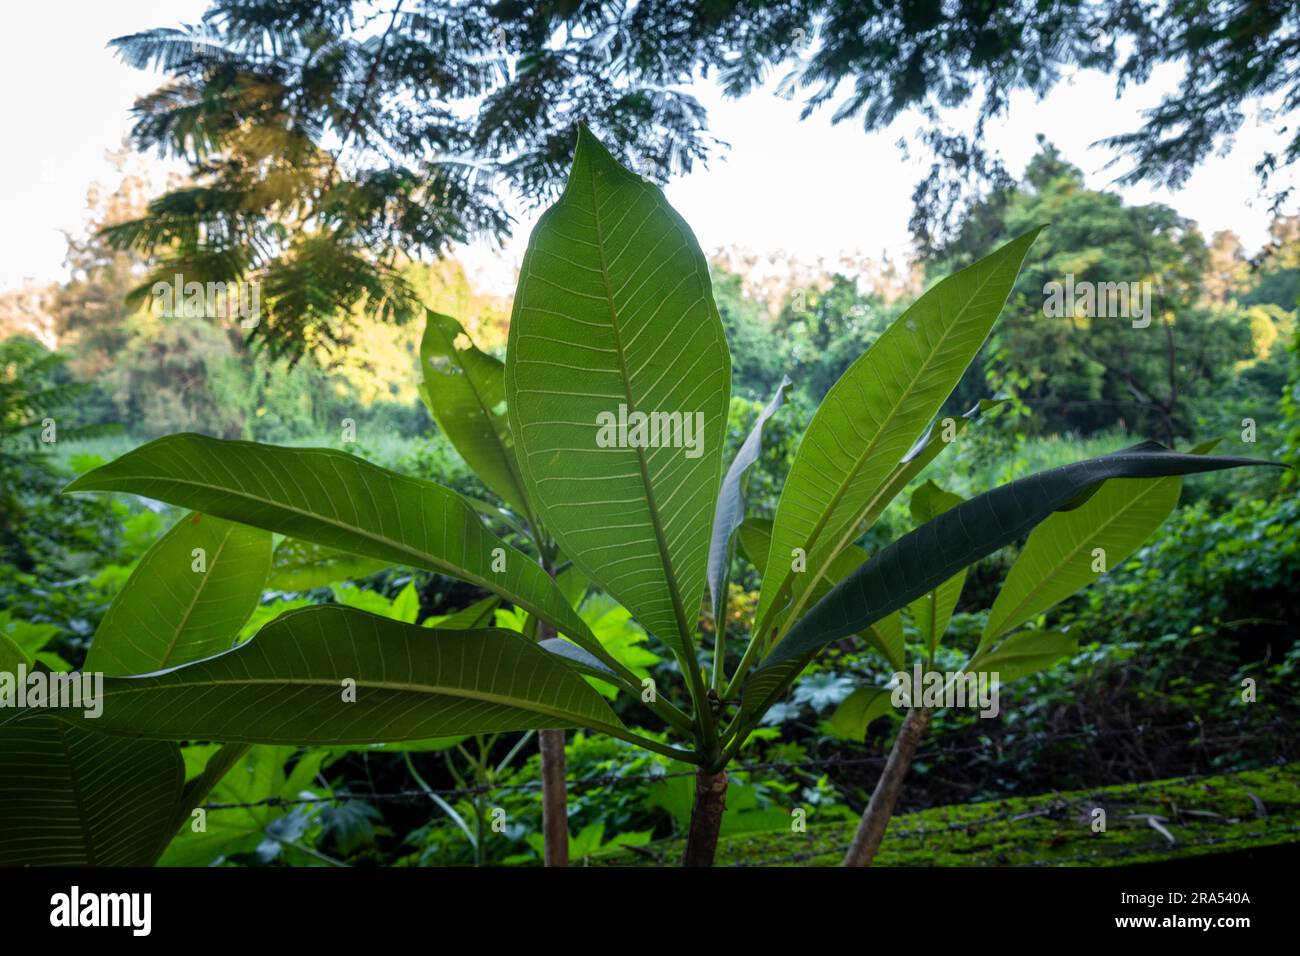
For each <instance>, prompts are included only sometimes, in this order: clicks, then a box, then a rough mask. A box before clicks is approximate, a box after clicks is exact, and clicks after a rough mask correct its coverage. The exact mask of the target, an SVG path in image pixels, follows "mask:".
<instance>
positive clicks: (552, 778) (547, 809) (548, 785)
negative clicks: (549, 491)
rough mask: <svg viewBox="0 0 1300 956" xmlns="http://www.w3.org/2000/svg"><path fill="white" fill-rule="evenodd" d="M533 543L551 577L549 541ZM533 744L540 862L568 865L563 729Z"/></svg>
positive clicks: (544, 733)
mask: <svg viewBox="0 0 1300 956" xmlns="http://www.w3.org/2000/svg"><path fill="white" fill-rule="evenodd" d="M530 527H535V526H534V525H530ZM534 543H535V544H536V545H537V550H538V552H539V553H540V554H541V556H542V567H543V568H545V569H546V573H547V574H549V575H550V576H551V577H552V578H554V577H555V556H554V548H553V546H552V544H551V542H550V541H549V540H548V539H546V538H544V537H542V536H540V535H539V536H537V537H536V538H535V539H534ZM538 623H539V625H540V628H539V630H540V633H539V634H538V638H539V639H540V640H545V639H547V638H550V637H554V636H555V628H553V627H551V626H550V625H549V624H547V623H546V622H545V621H541V620H539V621H538ZM537 747H538V750H539V751H540V752H541V755H542V862H543V864H544V865H545V866H568V865H569V794H568V785H567V783H566V781H565V779H564V773H565V769H564V731H563V730H539V731H538V732H537Z"/></svg>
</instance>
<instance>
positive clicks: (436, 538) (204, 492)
mask: <svg viewBox="0 0 1300 956" xmlns="http://www.w3.org/2000/svg"><path fill="white" fill-rule="evenodd" d="M65 490H67V491H126V492H131V493H133V494H137V495H144V496H145V497H147V498H156V499H159V500H161V501H168V502H171V503H172V504H176V505H180V506H182V507H187V508H193V509H194V510H195V511H204V512H207V513H209V514H214V515H218V516H220V517H222V518H228V519H230V520H231V521H239V522H242V523H244V524H248V525H252V526H253V527H256V528H266V529H268V530H271V531H278V532H280V533H281V534H285V535H288V536H290V537H293V538H302V539H303V540H305V541H313V542H315V543H317V544H321V545H324V546H325V547H328V548H335V549H337V550H340V551H349V552H352V553H353V554H360V555H365V556H367V557H371V558H377V559H379V560H381V561H389V562H392V563H395V564H405V565H408V566H411V567H417V568H425V569H427V570H430V571H438V572H441V573H443V574H450V575H452V576H453V577H458V578H462V579H464V580H466V581H470V582H472V583H474V584H478V585H480V586H482V587H485V588H487V589H488V590H489V591H492V592H493V593H495V594H499V595H501V596H502V597H504V598H506V599H507V600H509V601H513V602H514V603H516V604H518V605H519V606H520V607H523V608H525V609H527V610H529V611H531V612H532V613H534V614H537V615H538V616H539V617H542V618H544V619H546V620H548V621H550V622H551V623H552V624H554V625H555V626H556V627H557V628H558V629H559V630H560V631H562V632H563V633H565V634H568V635H569V636H570V637H572V638H573V639H574V640H576V641H578V642H579V643H581V642H583V641H588V642H594V638H592V637H591V635H590V632H589V631H588V630H587V626H586V625H585V624H584V623H583V622H582V619H581V618H579V617H578V614H577V612H576V611H574V610H573V608H571V607H570V606H569V604H568V603H567V602H566V601H565V600H564V597H563V596H562V595H561V594H560V592H559V589H557V588H556V586H555V582H554V581H552V580H551V578H550V576H549V575H548V574H547V573H546V572H545V571H543V570H542V568H541V567H540V566H539V565H538V564H537V562H536V561H535V560H534V559H532V558H530V557H528V556H527V555H526V554H524V553H523V552H521V551H518V550H517V549H515V548H513V547H511V546H510V545H509V544H507V543H506V542H504V541H501V540H500V539H498V538H496V537H495V536H493V535H492V534H491V533H490V532H489V531H488V530H487V529H486V528H485V527H483V523H482V521H481V520H479V517H478V515H477V514H476V513H475V511H474V509H473V508H472V507H470V505H469V504H467V503H466V502H465V500H464V499H462V498H461V497H460V496H459V495H457V494H456V493H455V492H453V491H449V490H448V489H446V488H443V487H442V486H440V485H436V484H433V483H432V482H428V481H421V480H419V479H417V478H408V477H405V476H403V475H398V474H396V473H394V472H391V471H388V470H387V469H385V468H380V467H379V466H378V465H372V464H371V463H370V462H368V461H364V460H362V459H360V458H356V457H354V456H352V455H347V454H344V453H343V452H340V451H334V450H332V449H328V448H280V447H277V446H275V445H258V444H254V443H252V442H243V441H222V440H221V439H217V438H207V437H205V436H203V435H193V434H180V435H169V436H167V437H166V438H159V439H157V440H156V441H152V442H149V443H148V444H147V445H142V446H141V447H139V448H137V449H135V450H134V451H129V452H127V453H126V454H125V455H123V456H122V457H121V458H118V459H117V460H116V461H112V462H109V463H108V464H107V465H104V466H102V467H100V468H96V469H95V470H94V471H91V472H87V473H86V474H84V475H82V476H81V477H80V478H78V479H77V480H76V481H74V482H72V484H70V485H68V487H67V489H65ZM497 548H500V549H501V552H500V554H499V555H496V556H494V554H493V551H494V550H495V549H497ZM497 557H503V559H504V570H501V571H495V570H493V565H494V563H496V562H497ZM498 566H499V565H498Z"/></svg>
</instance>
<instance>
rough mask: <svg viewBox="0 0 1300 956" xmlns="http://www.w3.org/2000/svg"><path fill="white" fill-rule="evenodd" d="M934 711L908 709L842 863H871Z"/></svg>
mask: <svg viewBox="0 0 1300 956" xmlns="http://www.w3.org/2000/svg"><path fill="white" fill-rule="evenodd" d="M932 714H933V711H931V710H928V709H926V708H924V707H913V708H912V709H911V710H909V711H908V712H907V717H906V718H905V719H904V720H903V726H902V728H901V729H900V730H899V731H898V737H897V738H896V739H895V740H894V746H893V747H892V748H891V749H890V751H889V759H888V760H887V761H885V769H884V771H883V772H882V773H881V774H880V779H879V780H878V781H877V782H876V789H875V790H874V791H873V792H872V794H871V802H870V803H868V804H867V809H866V810H865V811H863V813H862V819H861V820H859V821H858V829H857V832H856V833H854V834H853V842H852V843H850V844H849V851H848V853H846V854H845V855H844V863H843V865H844V866H870V865H871V861H872V860H873V859H875V857H876V851H877V850H879V849H880V841H881V840H882V839H884V836H885V827H887V826H888V825H889V818H890V817H891V816H893V814H894V804H896V803H897V802H898V793H899V791H900V790H901V789H902V787H903V778H904V777H905V776H907V770H908V768H909V767H911V766H912V757H913V756H915V755H916V745H917V744H918V743H920V741H921V735H922V734H924V733H925V728H926V727H927V726H928V725H929V723H930V717H931V715H932Z"/></svg>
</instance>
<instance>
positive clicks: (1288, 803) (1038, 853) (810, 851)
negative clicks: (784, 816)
mask: <svg viewBox="0 0 1300 956" xmlns="http://www.w3.org/2000/svg"><path fill="white" fill-rule="evenodd" d="M1098 807H1100V808H1102V809H1104V810H1105V811H1106V820H1105V822H1106V829H1105V831H1104V832H1094V829H1093V820H1094V812H1093V811H1094V809H1095V808H1098ZM1153 819H1154V823H1155V824H1158V827H1157V826H1153V825H1152V823H1153ZM855 826H856V823H855V822H854V821H849V822H842V821H840V822H836V823H828V824H821V825H818V824H816V823H814V822H813V819H812V817H811V814H810V816H809V819H808V824H807V827H806V832H803V833H798V832H793V829H791V830H784V829H783V830H769V831H765V832H761V833H744V834H737V835H735V836H730V837H723V838H722V840H721V841H720V842H719V844H718V856H717V861H716V863H717V865H718V866H835V865H838V864H839V862H840V860H841V858H842V857H843V855H844V850H845V849H846V848H847V846H848V842H849V840H850V838H851V837H852V835H853V828H854V827H855ZM1161 828H1162V829H1161ZM1162 830H1163V832H1162ZM1171 838H1172V842H1171ZM1292 842H1300V763H1297V764H1288V765H1287V766H1284V767H1272V768H1268V769H1266V770H1248V771H1243V772H1241V773H1235V774H1225V775H1221V776H1213V777H1176V778H1173V779H1169V780H1156V781H1152V782H1149V783H1142V784H1121V785H1119V786H1113V787H1100V788H1091V789H1087V790H1075V791H1069V792H1061V793H1047V794H1040V795H1038V796H1034V797H1018V798H1012V799H1007V800H993V801H989V802H987V803H973V804H959V805H953V806H945V807H934V808H931V809H929V810H921V811H918V812H916V813H905V814H899V815H897V816H895V817H894V818H893V819H892V820H891V821H890V824H889V832H888V833H887V835H886V837H885V841H884V843H883V844H882V846H881V849H880V853H879V855H878V856H877V858H876V865H878V866H1027V865H1028V866H1115V865H1132V864H1139V863H1153V862H1157V861H1166V860H1171V859H1178V858H1184V857H1193V856H1201V855H1204V854H1213V853H1228V852H1233V851H1237V850H1245V849H1249V848H1252V847H1260V846H1270V845H1273V844H1279V843H1292ZM681 851H682V844H681V841H678V840H668V841H662V842H660V843H656V844H653V845H650V846H646V847H639V848H636V849H634V850H624V851H619V852H617V853H612V854H609V855H607V856H604V857H601V858H598V859H593V860H592V861H591V862H592V863H593V864H594V865H602V866H621V865H646V864H660V863H662V864H676V863H678V862H679V861H680V859H681Z"/></svg>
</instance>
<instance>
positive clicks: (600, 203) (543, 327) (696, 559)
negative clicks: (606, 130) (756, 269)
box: [506, 128, 731, 651]
mask: <svg viewBox="0 0 1300 956" xmlns="http://www.w3.org/2000/svg"><path fill="white" fill-rule="evenodd" d="M730 385H731V359H730V356H729V355H728V352H727V344H726V340H725V338H724V335H723V331H722V322H721V320H720V319H719V317H718V310H717V307H716V306H715V305H714V303H713V294H712V291H711V286H710V283H709V270H708V264H707V263H706V262H705V259H704V255H703V254H702V253H701V252H700V249H699V246H698V244H697V243H696V241H695V237H694V236H693V235H692V234H691V231H690V229H689V227H687V225H686V223H685V222H683V221H682V219H681V217H680V216H678V215H677V213H676V212H674V211H673V209H672V207H670V206H669V205H668V203H667V201H666V200H665V199H664V197H663V193H661V192H660V191H659V189H658V188H656V187H655V186H653V185H650V184H649V183H647V182H644V181H643V180H642V179H641V178H640V177H639V176H637V175H635V174H634V173H631V172H629V171H628V170H626V169H624V168H623V167H622V166H620V165H619V164H618V163H617V162H616V161H615V160H614V158H613V157H612V156H610V154H609V153H608V152H607V151H606V150H605V148H604V147H603V146H602V145H601V144H600V143H599V142H598V141H597V140H596V138H595V137H594V136H592V135H591V133H590V132H588V131H587V130H586V129H585V128H583V129H582V130H581V131H580V133H579V136H578V148H577V153H576V155H575V156H574V161H573V169H572V171H571V173H570V175H569V181H568V185H567V186H566V187H565V190H564V194H563V195H562V196H561V197H560V200H559V201H558V202H557V203H556V204H555V205H553V206H552V207H551V208H550V209H548V210H547V211H546V213H545V214H544V215H543V216H542V217H541V219H540V220H539V222H538V224H537V227H536V228H535V229H534V230H533V234H532V237H531V239H530V240H529V244H528V252H527V254H526V255H525V257H524V261H523V266H522V274H521V276H520V279H519V287H518V290H517V291H516V293H515V301H514V313H513V316H512V318H511V322H510V345H509V350H508V352H507V357H506V400H507V405H508V413H509V416H510V427H511V432H512V433H513V434H514V435H515V440H516V448H517V450H518V453H519V454H518V458H519V466H520V471H521V472H522V473H523V476H524V482H525V485H526V487H527V489H528V497H529V500H530V501H531V502H532V504H533V505H534V507H535V508H536V510H537V512H538V514H539V515H540V517H541V519H542V522H543V523H544V524H545V526H546V529H547V531H548V532H549V533H550V534H551V535H552V536H553V537H554V538H555V539H556V541H557V542H559V544H560V546H561V549H562V550H563V552H564V554H565V555H566V556H567V557H568V558H570V559H571V560H572V561H573V563H574V564H575V565H577V566H578V567H579V568H580V569H582V571H583V573H585V574H586V575H587V576H588V577H589V578H591V580H592V581H594V582H595V583H596V584H598V585H599V586H601V587H602V588H604V589H605V590H606V591H608V592H609V593H610V594H612V595H614V597H616V598H618V600H619V601H620V602H621V603H622V604H623V605H625V606H626V607H627V608H628V609H629V610H631V611H632V612H633V613H634V614H635V615H636V617H637V618H638V619H639V620H640V621H641V622H642V623H643V624H644V625H645V626H646V627H647V628H648V629H649V630H650V631H651V632H652V633H653V634H655V635H656V636H657V637H658V638H659V639H660V640H663V641H665V642H667V643H668V644H669V645H670V646H673V647H675V648H676V649H677V650H678V651H680V650H681V649H682V648H683V647H684V646H685V644H686V643H687V642H688V641H689V640H690V634H691V633H692V632H693V631H694V628H695V624H696V618H697V610H698V608H699V604H700V597H701V594H702V591H703V588H704V582H705V563H706V559H707V555H708V541H709V532H710V527H711V522H712V518H713V505H714V501H715V500H716V498H717V492H718V481H719V477H720V473H721V452H722V441H723V434H724V431H725V428H726V420H727V406H728V394H729V391H730ZM620 410H622V412H623V414H625V415H626V416H629V418H628V421H629V422H630V424H629V427H628V428H627V429H626V431H624V430H622V429H621V428H619V427H618V426H617V423H619V422H620V421H622V419H621V417H620ZM637 415H645V416H647V424H648V423H649V422H653V423H654V424H655V425H656V426H657V428H656V431H657V432H666V433H667V435H666V436H664V435H662V434H660V435H658V436H656V440H655V441H654V442H653V443H651V442H650V437H651V436H649V434H639V433H638V431H637V429H636V428H635V427H633V426H634V425H635V423H636V421H637V419H636V418H635V417H632V416H637ZM649 416H657V417H655V418H652V419H651V418H649ZM667 416H672V417H671V418H669V417H667ZM611 420H612V421H613V422H615V423H616V424H613V425H611V424H610V422H611ZM669 424H671V425H672V426H673V427H671V428H670V427H669ZM646 431H647V432H648V428H647V429H646ZM664 437H666V438H667V441H664V440H663V438H664ZM641 439H644V440H645V441H646V443H648V444H650V445H651V447H630V446H631V444H634V443H636V442H637V441H638V440H641ZM603 444H608V445H611V447H602V445H603ZM620 446H627V447H620ZM674 446H676V447H674Z"/></svg>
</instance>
